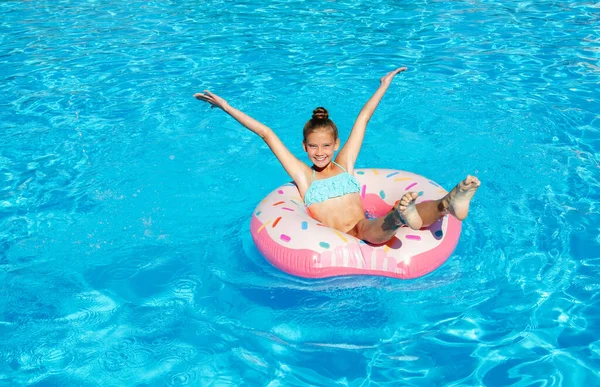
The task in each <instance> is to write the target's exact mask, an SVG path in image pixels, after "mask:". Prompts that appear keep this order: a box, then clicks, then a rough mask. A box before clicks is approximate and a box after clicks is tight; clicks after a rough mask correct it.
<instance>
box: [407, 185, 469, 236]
mask: <svg viewBox="0 0 600 387" xmlns="http://www.w3.org/2000/svg"><path fill="white" fill-rule="evenodd" d="M480 184H481V183H480V182H479V179H478V178H476V177H475V176H470V175H469V176H467V177H466V178H465V179H464V180H463V181H461V182H460V183H458V184H457V185H456V187H454V188H453V189H452V191H450V192H449V193H448V194H446V196H444V197H443V198H441V199H438V200H434V201H431V202H425V203H419V204H417V205H416V206H415V207H416V208H417V211H418V212H419V216H420V217H421V219H422V220H423V226H424V227H427V226H430V225H432V224H433V223H435V222H437V221H438V219H439V218H441V217H442V216H444V215H446V214H448V213H450V214H451V215H453V216H454V217H455V218H456V219H458V220H463V219H465V218H466V217H467V215H468V214H469V205H470V204H471V198H473V195H475V191H477V188H479V185H480Z"/></svg>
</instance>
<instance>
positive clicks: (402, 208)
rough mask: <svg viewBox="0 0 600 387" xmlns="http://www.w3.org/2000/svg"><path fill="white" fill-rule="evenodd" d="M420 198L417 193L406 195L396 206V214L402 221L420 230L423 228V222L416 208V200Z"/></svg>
mask: <svg viewBox="0 0 600 387" xmlns="http://www.w3.org/2000/svg"><path fill="white" fill-rule="evenodd" d="M418 197H419V194H418V193H416V192H409V193H405V194H404V195H403V196H402V198H400V200H398V203H397V204H396V208H395V210H396V213H397V214H398V216H399V217H400V221H401V222H402V223H403V224H405V225H407V226H408V227H410V228H412V229H413V230H418V229H420V228H421V226H423V220H422V219H421V216H420V215H419V213H418V212H417V207H415V200H417V198H418Z"/></svg>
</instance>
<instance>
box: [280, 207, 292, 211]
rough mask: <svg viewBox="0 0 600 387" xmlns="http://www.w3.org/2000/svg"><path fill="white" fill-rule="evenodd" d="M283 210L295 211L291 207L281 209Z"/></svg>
mask: <svg viewBox="0 0 600 387" xmlns="http://www.w3.org/2000/svg"><path fill="white" fill-rule="evenodd" d="M281 209H282V210H286V211H294V210H293V209H291V208H289V207H281Z"/></svg>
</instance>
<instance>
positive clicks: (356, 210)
mask: <svg viewBox="0 0 600 387" xmlns="http://www.w3.org/2000/svg"><path fill="white" fill-rule="evenodd" d="M405 70H406V67H401V68H398V69H396V70H394V71H391V72H389V73H388V74H386V75H385V76H384V77H382V78H381V79H380V85H379V88H378V89H377V91H375V93H374V94H373V96H372V97H371V98H370V99H369V101H367V103H366V104H365V106H364V107H363V108H362V110H361V111H360V113H359V115H358V118H357V119H356V122H355V123H354V125H353V127H352V131H351V132H350V137H349V138H348V140H347V141H346V144H345V145H344V146H343V147H342V149H341V150H340V149H339V148H340V139H339V137H338V130H337V127H336V125H335V124H334V123H333V121H331V120H330V119H329V114H328V112H327V110H326V109H325V108H322V107H318V108H316V109H315V110H314V111H313V115H312V118H311V119H310V120H308V122H307V123H306V125H304V139H303V141H302V145H303V147H304V150H305V151H306V153H307V154H308V158H309V160H310V162H311V163H312V166H311V167H309V166H308V165H307V164H305V163H304V162H302V161H300V160H299V159H298V158H296V156H294V155H293V154H292V153H291V152H290V151H289V150H288V149H287V148H286V146H285V145H284V144H283V143H282V142H281V140H280V139H279V137H277V135H276V134H275V132H273V130H272V129H271V128H269V127H267V126H265V125H263V124H262V123H260V122H258V121H256V120H255V119H253V118H252V117H250V116H248V115H246V114H245V113H243V112H241V111H239V110H237V109H235V108H234V107H232V106H231V105H229V104H228V103H227V102H226V101H225V100H224V99H223V98H221V97H219V96H217V95H216V94H213V93H211V92H210V91H208V90H205V91H204V93H197V94H195V95H194V97H196V98H197V99H199V100H201V101H205V102H208V103H210V104H211V107H218V108H220V109H222V110H223V111H224V112H226V113H227V114H229V115H230V116H232V117H233V118H235V119H236V120H237V121H238V122H239V123H240V124H242V125H244V126H245V127H246V128H248V129H249V130H251V131H252V132H254V133H256V134H257V135H259V136H260V137H261V138H262V139H263V140H264V141H265V142H266V143H267V145H268V146H269V148H271V150H272V151H273V153H274V154H275V156H276V157H277V159H278V160H279V162H280V163H281V165H282V166H283V168H284V169H285V170H286V172H287V173H288V175H290V177H291V178H292V180H293V181H294V183H295V184H296V186H297V187H298V191H299V192H300V196H301V197H302V199H303V200H304V204H305V205H306V207H307V208H308V209H309V211H310V214H311V216H312V217H313V218H315V219H317V220H318V221H320V222H321V223H323V224H324V225H326V226H328V227H331V228H333V229H336V230H338V231H341V232H344V233H347V234H349V235H352V236H355V237H357V238H359V239H362V240H365V241H367V242H370V243H374V244H380V243H384V242H386V241H388V240H390V239H391V238H392V237H393V236H394V235H395V234H396V232H397V230H398V228H399V227H401V226H403V225H406V226H408V227H411V228H412V229H419V228H421V227H426V226H429V225H431V224H433V223H434V222H436V221H437V220H438V219H439V218H440V217H442V216H444V215H446V214H448V213H449V214H451V215H452V216H454V217H456V218H457V219H459V220H463V219H465V218H466V217H467V214H468V212H469V204H470V202H471V198H472V197H473V195H474V194H475V191H476V190H477V188H479V184H480V183H479V180H478V179H477V178H476V177H474V176H467V177H466V178H465V179H464V180H463V181H461V182H460V183H458V184H457V185H456V187H454V189H452V191H450V192H449V193H448V194H446V195H445V196H444V197H442V198H439V199H438V200H434V201H429V202H421V203H418V204H415V200H416V199H417V197H418V194H417V193H416V192H408V193H406V194H404V195H403V196H402V197H401V198H400V200H398V202H397V203H396V205H395V206H394V208H392V209H391V210H390V211H389V212H388V213H387V214H386V215H385V216H382V217H380V218H376V219H367V218H366V217H365V214H364V212H363V206H362V201H361V196H360V194H359V190H360V185H359V183H358V181H357V180H356V179H355V178H354V176H353V172H354V164H355V162H356V159H357V157H358V154H359V152H360V148H361V146H362V142H363V138H364V135H365V131H366V128H367V123H368V122H369V120H370V119H371V116H372V115H373V113H374V112H375V109H376V108H377V106H378V105H379V102H380V101H381V99H382V98H383V95H384V94H385V92H386V91H387V89H388V87H389V86H390V83H391V82H392V79H394V77H395V76H396V75H397V74H398V73H400V72H403V71H405ZM338 150H339V152H338V153H337V156H336V154H335V152H337V151H338Z"/></svg>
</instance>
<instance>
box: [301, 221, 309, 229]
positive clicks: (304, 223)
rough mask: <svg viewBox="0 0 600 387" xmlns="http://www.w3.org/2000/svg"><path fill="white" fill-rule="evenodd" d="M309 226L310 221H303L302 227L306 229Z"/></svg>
mask: <svg viewBox="0 0 600 387" xmlns="http://www.w3.org/2000/svg"><path fill="white" fill-rule="evenodd" d="M307 228H308V222H302V229H303V230H306V229H307Z"/></svg>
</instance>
